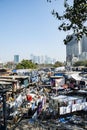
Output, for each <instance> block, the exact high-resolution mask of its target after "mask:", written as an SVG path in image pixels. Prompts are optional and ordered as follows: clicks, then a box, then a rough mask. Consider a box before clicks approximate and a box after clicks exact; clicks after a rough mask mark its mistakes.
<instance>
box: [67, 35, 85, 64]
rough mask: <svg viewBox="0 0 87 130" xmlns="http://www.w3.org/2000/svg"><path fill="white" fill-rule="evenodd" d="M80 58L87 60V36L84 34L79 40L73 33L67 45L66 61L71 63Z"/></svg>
mask: <svg viewBox="0 0 87 130" xmlns="http://www.w3.org/2000/svg"><path fill="white" fill-rule="evenodd" d="M79 60H87V37H86V36H83V37H82V39H81V40H79V41H78V40H77V39H76V37H75V36H74V35H73V39H72V40H71V41H70V42H68V43H67V45H66V61H67V63H69V64H70V65H71V64H73V63H74V62H75V61H79Z"/></svg>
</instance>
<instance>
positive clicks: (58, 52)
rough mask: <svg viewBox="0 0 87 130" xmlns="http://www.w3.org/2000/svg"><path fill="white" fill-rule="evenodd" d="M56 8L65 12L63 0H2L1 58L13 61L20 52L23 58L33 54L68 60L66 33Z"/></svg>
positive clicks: (0, 1) (0, 21)
mask: <svg viewBox="0 0 87 130" xmlns="http://www.w3.org/2000/svg"><path fill="white" fill-rule="evenodd" d="M53 9H55V10H58V11H59V12H60V13H61V11H62V10H63V1H61V0H58V2H57V1H55V0H54V1H53V2H52V3H48V2H47V0H0V61H2V62H7V61H13V60H14V55H16V54H18V55H19V56H20V60H22V59H29V58H30V55H31V54H33V55H36V56H42V55H43V56H45V55H47V56H48V57H51V58H55V59H56V60H58V61H65V59H66V46H65V45H64V43H63V39H64V38H65V33H64V32H61V31H59V30H58V25H59V22H58V20H57V19H56V18H55V17H54V16H53V15H52V14H51V12H52V10H53Z"/></svg>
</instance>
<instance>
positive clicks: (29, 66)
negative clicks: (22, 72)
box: [16, 60, 36, 69]
mask: <svg viewBox="0 0 87 130" xmlns="http://www.w3.org/2000/svg"><path fill="white" fill-rule="evenodd" d="M35 68H36V64H34V63H32V61H31V60H22V61H21V62H20V63H19V64H17V66H16V69H35Z"/></svg>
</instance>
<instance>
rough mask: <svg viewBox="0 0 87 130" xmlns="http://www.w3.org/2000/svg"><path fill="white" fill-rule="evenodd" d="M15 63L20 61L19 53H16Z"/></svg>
mask: <svg viewBox="0 0 87 130" xmlns="http://www.w3.org/2000/svg"><path fill="white" fill-rule="evenodd" d="M14 63H16V64H17V63H19V55H14Z"/></svg>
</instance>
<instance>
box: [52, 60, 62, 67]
mask: <svg viewBox="0 0 87 130" xmlns="http://www.w3.org/2000/svg"><path fill="white" fill-rule="evenodd" d="M63 65H64V64H63V63H62V62H60V61H56V62H55V64H54V66H53V67H61V66H63Z"/></svg>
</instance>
